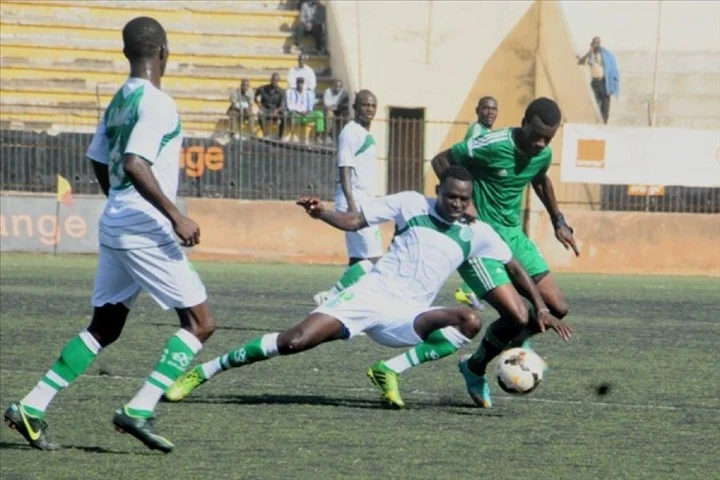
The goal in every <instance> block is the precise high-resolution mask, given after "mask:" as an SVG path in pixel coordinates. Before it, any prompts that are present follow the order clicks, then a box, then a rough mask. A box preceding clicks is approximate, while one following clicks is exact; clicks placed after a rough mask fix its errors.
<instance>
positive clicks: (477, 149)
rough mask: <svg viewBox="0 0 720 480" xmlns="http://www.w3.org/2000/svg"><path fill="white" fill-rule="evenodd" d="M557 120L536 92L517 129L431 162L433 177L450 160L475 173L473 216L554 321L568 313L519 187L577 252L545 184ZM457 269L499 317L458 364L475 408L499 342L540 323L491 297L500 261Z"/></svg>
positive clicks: (482, 401)
mask: <svg viewBox="0 0 720 480" xmlns="http://www.w3.org/2000/svg"><path fill="white" fill-rule="evenodd" d="M561 119H562V116H561V113H560V108H559V107H558V105H557V103H555V102H554V101H553V100H551V99H549V98H544V97H543V98H538V99H536V100H534V101H533V102H532V103H530V105H528V107H527V109H526V110H525V116H524V118H523V120H522V126H521V127H518V128H506V129H502V130H497V131H494V132H490V133H487V134H485V135H482V136H479V137H474V138H470V139H469V140H467V141H464V142H461V143H458V144H456V145H455V146H453V147H452V148H451V149H449V150H445V151H443V152H441V153H439V154H438V155H436V156H435V158H433V160H432V166H433V170H434V171H435V173H436V174H437V175H441V174H442V172H443V171H444V170H445V169H446V168H448V167H449V166H450V165H461V166H464V167H466V168H467V169H468V170H470V172H471V173H472V174H473V177H474V179H475V181H474V188H473V201H474V204H475V208H476V209H477V215H478V218H479V219H480V220H482V221H484V222H486V223H488V224H490V225H491V226H492V227H493V228H494V229H495V230H496V231H497V232H498V233H499V234H500V237H501V238H502V239H503V240H505V242H506V243H507V244H508V245H509V246H510V249H511V250H512V253H513V256H514V257H515V258H516V259H517V260H518V261H519V262H520V263H521V264H522V265H523V267H525V270H527V272H528V273H529V274H530V276H531V277H532V278H533V280H534V281H535V283H536V284H537V286H538V289H539V290H540V293H541V294H542V297H543V300H544V301H545V303H546V305H547V306H548V308H549V309H550V312H551V313H552V314H553V315H554V316H555V317H557V318H560V319H562V318H563V317H565V316H566V315H567V314H568V310H569V309H568V304H567V302H566V301H565V298H564V296H563V294H562V291H561V290H560V288H559V287H558V285H557V284H556V283H555V279H554V278H553V276H552V275H551V274H550V268H549V266H548V264H547V263H546V262H545V259H544V258H543V257H542V255H541V254H540V251H539V250H538V248H537V246H536V245H535V244H534V243H533V241H532V240H530V239H529V238H528V237H527V236H526V235H525V233H524V232H523V230H522V224H521V221H520V209H521V205H522V196H523V191H524V190H525V187H526V186H527V185H528V184H532V186H533V189H534V190H535V193H536V194H537V195H538V197H539V198H540V200H541V201H542V202H543V205H545V208H546V209H547V211H548V214H549V215H550V220H551V221H552V224H553V227H554V228H555V236H556V237H557V239H558V240H559V241H560V243H562V244H563V246H564V247H565V248H566V249H572V250H573V251H574V252H575V255H580V252H579V251H578V248H577V245H576V244H575V239H574V238H573V229H572V228H570V226H569V225H568V224H567V223H566V221H565V218H564V217H563V215H562V213H561V212H560V209H559V208H558V205H557V202H556V200H555V194H554V191H553V186H552V182H551V181H550V178H549V177H548V176H547V171H548V169H549V168H550V164H551V161H552V151H551V149H550V147H549V146H548V145H549V144H550V141H551V140H552V138H553V137H554V136H555V132H556V131H557V129H558V127H559V126H560V121H561ZM458 273H460V276H461V277H462V278H463V280H465V282H466V283H467V284H468V285H470V287H471V288H472V289H473V291H474V292H475V293H476V295H477V296H478V297H481V298H485V300H486V301H488V303H490V305H492V306H493V308H495V309H496V310H497V311H498V312H499V313H500V315H501V316H500V318H499V319H498V320H497V321H495V322H493V323H492V324H491V325H490V326H489V327H488V329H487V331H486V333H485V336H484V338H483V340H482V342H481V344H480V346H479V347H478V349H477V351H476V352H475V353H474V354H472V355H471V356H470V355H468V356H465V357H463V358H462V359H461V361H460V365H459V366H460V371H461V372H462V374H463V376H464V377H465V382H466V385H467V388H468V392H469V393H470V396H471V397H472V398H473V400H474V401H475V403H476V404H477V405H478V406H480V407H484V408H487V407H490V406H491V405H492V401H491V398H490V389H489V385H488V382H487V378H486V375H485V371H486V369H487V365H488V363H489V362H490V360H492V359H493V358H494V357H495V356H497V355H498V354H499V353H500V352H501V351H502V350H504V349H505V348H508V347H511V346H515V345H520V344H522V343H523V342H524V341H525V340H526V339H527V338H528V337H529V336H530V335H533V334H535V333H538V332H539V331H540V330H541V328H538V327H539V326H540V324H539V323H538V322H530V323H529V324H528V326H529V327H528V328H525V327H523V326H522V325H521V324H519V323H518V322H516V321H513V319H512V317H511V316H509V315H505V314H504V312H506V311H507V310H508V305H506V304H505V302H503V300H502V299H501V298H495V296H494V295H493V291H494V290H496V289H497V287H498V286H501V285H505V284H508V283H510V279H509V278H508V276H507V272H506V270H505V269H504V268H501V265H499V264H496V263H495V262H494V261H492V260H489V259H488V260H483V261H482V262H475V263H474V264H470V263H468V262H466V263H465V264H463V265H462V266H461V267H460V268H459V269H458Z"/></svg>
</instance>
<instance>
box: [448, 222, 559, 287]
mask: <svg viewBox="0 0 720 480" xmlns="http://www.w3.org/2000/svg"><path fill="white" fill-rule="evenodd" d="M495 231H497V233H498V234H499V235H500V237H501V238H502V239H503V240H505V243H507V244H508V246H509V247H510V251H512V254H513V258H515V259H516V260H517V261H518V262H520V264H521V265H522V266H523V267H525V270H527V272H528V274H529V275H530V276H531V277H534V276H536V275H540V274H543V273H546V272H549V271H550V267H549V266H548V264H547V262H546V261H545V259H544V258H543V256H542V254H541V253H540V250H538V248H537V246H536V245H535V243H534V242H533V241H532V240H530V239H529V238H528V237H527V235H525V233H524V232H523V231H522V229H521V228H496V229H495ZM458 273H459V274H460V277H461V278H462V279H463V281H464V282H465V283H466V284H467V286H468V287H470V289H471V290H472V291H473V292H475V295H477V296H478V298H483V297H484V296H485V295H486V294H487V293H488V292H489V291H491V290H493V289H495V288H497V287H499V286H501V285H505V284H508V283H511V282H510V277H509V276H508V274H507V270H505V265H503V264H502V263H501V262H498V261H497V260H492V259H488V258H471V259H469V260H467V261H466V262H464V263H463V264H462V265H460V268H458Z"/></svg>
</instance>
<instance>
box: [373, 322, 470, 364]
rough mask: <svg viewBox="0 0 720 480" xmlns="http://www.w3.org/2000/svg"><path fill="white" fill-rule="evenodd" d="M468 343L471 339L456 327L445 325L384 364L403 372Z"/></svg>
mask: <svg viewBox="0 0 720 480" xmlns="http://www.w3.org/2000/svg"><path fill="white" fill-rule="evenodd" d="M468 343H470V339H469V338H467V337H466V336H465V335H463V334H462V333H460V332H459V331H458V330H457V329H456V328H455V327H445V328H441V329H440V330H435V331H434V332H432V333H431V334H430V335H428V337H427V339H426V340H425V341H424V342H422V343H419V344H417V345H415V346H414V347H413V348H411V349H410V350H408V351H407V352H405V353H403V354H401V355H398V356H397V357H393V358H391V359H390V360H386V361H385V362H383V364H384V365H385V366H386V367H387V368H389V369H390V370H392V371H393V372H395V373H402V372H404V371H405V370H407V369H408V368H411V367H414V366H416V365H420V364H421V363H425V362H432V361H433V360H439V359H441V358H443V357H447V356H448V355H451V354H453V353H455V352H456V351H457V350H458V349H459V348H460V347H462V346H463V345H467V344H468Z"/></svg>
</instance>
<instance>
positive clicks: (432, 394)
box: [0, 369, 720, 413]
mask: <svg viewBox="0 0 720 480" xmlns="http://www.w3.org/2000/svg"><path fill="white" fill-rule="evenodd" d="M0 373H20V374H23V375H37V376H39V375H42V373H43V372H35V371H28V370H11V369H0ZM81 376H82V377H83V378H87V379H100V380H102V379H110V380H133V381H139V380H145V377H131V376H125V375H98V374H93V375H81ZM231 383H246V384H247V383H248V382H231ZM252 385H253V386H255V387H262V388H283V387H286V386H287V385H286V384H273V383H252ZM295 387H296V388H298V387H299V388H306V389H315V388H317V387H316V386H311V385H308V386H303V385H296V386H295ZM323 388H327V387H323ZM331 388H333V390H340V391H346V392H377V389H375V388H370V387H331ZM410 393H411V394H412V395H419V396H421V397H444V396H446V394H440V393H435V392H426V391H424V390H413V391H411V392H410ZM494 400H496V401H497V400H500V401H518V400H520V401H523V402H534V403H549V404H556V405H581V406H585V407H587V406H590V407H615V408H627V409H636V410H666V411H687V412H690V411H701V412H715V413H720V408H713V407H694V406H681V407H678V406H673V405H640V404H633V403H610V402H594V401H590V402H588V401H584V400H552V399H548V398H533V397H521V396H518V397H512V396H502V397H497V398H495V399H494Z"/></svg>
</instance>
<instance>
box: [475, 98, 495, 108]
mask: <svg viewBox="0 0 720 480" xmlns="http://www.w3.org/2000/svg"><path fill="white" fill-rule="evenodd" d="M486 103H494V104H496V105H497V100H496V99H495V97H491V96H490V95H485V96H484V97H480V100H478V103H477V106H478V107H481V106H483V105H484V104H486Z"/></svg>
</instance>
